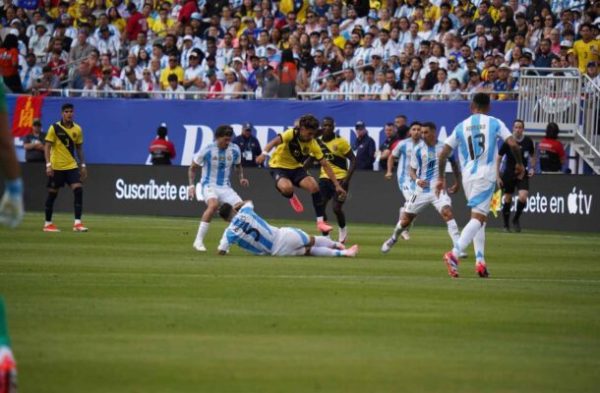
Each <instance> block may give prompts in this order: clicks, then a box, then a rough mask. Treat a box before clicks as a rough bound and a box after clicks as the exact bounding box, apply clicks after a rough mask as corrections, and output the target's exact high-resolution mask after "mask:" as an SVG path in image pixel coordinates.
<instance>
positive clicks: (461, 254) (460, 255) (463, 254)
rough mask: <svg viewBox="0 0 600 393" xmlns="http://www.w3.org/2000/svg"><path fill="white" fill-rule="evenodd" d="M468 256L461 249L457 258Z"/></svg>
mask: <svg viewBox="0 0 600 393" xmlns="http://www.w3.org/2000/svg"><path fill="white" fill-rule="evenodd" d="M468 256H469V254H467V253H466V252H464V251H463V252H461V253H460V254H458V257H459V258H466V257H468Z"/></svg>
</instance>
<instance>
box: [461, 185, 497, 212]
mask: <svg viewBox="0 0 600 393" xmlns="http://www.w3.org/2000/svg"><path fill="white" fill-rule="evenodd" d="M463 188H464V189H465V196H466V197H467V206H469V207H470V208H471V210H472V211H473V212H476V213H480V214H483V215H486V216H487V215H488V213H489V212H490V203H491V202H492V196H493V195H494V191H495V189H496V183H495V182H491V181H489V180H487V179H474V180H470V181H463Z"/></svg>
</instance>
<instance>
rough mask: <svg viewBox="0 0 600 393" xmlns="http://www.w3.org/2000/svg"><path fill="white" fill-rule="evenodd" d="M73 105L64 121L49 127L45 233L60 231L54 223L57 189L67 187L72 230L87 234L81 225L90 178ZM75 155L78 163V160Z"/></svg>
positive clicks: (65, 109) (64, 114)
mask: <svg viewBox="0 0 600 393" xmlns="http://www.w3.org/2000/svg"><path fill="white" fill-rule="evenodd" d="M73 110H74V107H73V104H64V105H63V106H62V110H61V114H62V118H61V120H60V121H59V122H56V123H54V124H52V125H51V126H50V128H48V133H47V135H46V145H45V146H44V154H45V157H46V175H47V176H48V197H47V199H46V222H45V224H44V232H60V230H59V229H58V228H57V227H56V225H54V224H53V223H52V211H53V209H54V201H55V200H56V197H57V196H58V190H59V189H60V188H61V187H63V186H64V185H65V184H67V185H69V187H71V190H73V196H74V203H73V207H74V210H75V222H74V224H73V231H75V232H87V230H88V229H87V228H86V227H85V226H83V224H82V223H81V211H82V209H83V188H82V184H81V183H82V182H83V181H85V179H86V178H87V169H86V167H85V159H84V157H83V133H82V131H81V127H79V126H78V125H77V124H75V123H74V122H73ZM75 152H77V157H78V158H79V162H77V159H76V158H75Z"/></svg>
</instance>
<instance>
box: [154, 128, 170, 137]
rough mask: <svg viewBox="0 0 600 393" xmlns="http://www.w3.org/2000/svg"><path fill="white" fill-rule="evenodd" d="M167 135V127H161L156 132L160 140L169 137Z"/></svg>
mask: <svg viewBox="0 0 600 393" xmlns="http://www.w3.org/2000/svg"><path fill="white" fill-rule="evenodd" d="M167 134H168V131H167V127H165V126H160V127H158V129H157V130H156V135H157V136H158V137H159V138H163V139H164V138H165V137H166V136H167Z"/></svg>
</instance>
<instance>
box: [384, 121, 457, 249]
mask: <svg viewBox="0 0 600 393" xmlns="http://www.w3.org/2000/svg"><path fill="white" fill-rule="evenodd" d="M421 135H422V138H423V141H422V142H421V143H419V144H418V145H417V146H415V147H414V150H413V153H412V155H411V159H410V168H409V174H410V177H411V179H412V180H413V181H414V182H415V185H416V188H415V191H414V192H413V194H412V196H411V197H410V199H409V200H408V201H407V202H406V205H405V208H404V214H403V215H402V218H401V220H400V223H399V225H396V228H395V229H394V233H393V235H392V237H390V238H389V239H388V240H386V241H385V243H383V245H382V246H381V251H382V252H384V253H386V252H388V251H390V249H391V248H392V246H393V245H394V244H396V242H397V241H398V235H400V233H402V232H403V231H405V230H406V229H408V227H409V226H410V224H411V223H412V221H413V220H414V219H415V217H416V216H417V214H419V212H420V211H421V210H423V208H425V207H426V206H427V205H429V204H431V205H433V207H435V209H436V210H437V211H438V213H439V214H440V216H442V218H443V219H444V221H445V222H446V225H447V226H448V234H449V235H450V239H452V243H453V244H454V243H456V241H458V237H459V232H458V225H457V224H456V221H455V220H454V215H453V214H452V201H451V200H450V197H449V196H448V194H447V193H446V191H445V190H442V192H441V193H439V195H436V194H435V189H434V187H433V186H434V183H435V181H436V180H437V178H438V177H439V175H438V174H439V172H440V167H439V166H438V158H437V156H438V154H439V152H440V151H441V150H442V149H443V147H444V144H443V143H441V142H439V141H438V140H437V136H436V127H435V124H434V123H431V122H427V123H424V124H423V125H422V126H421ZM450 163H451V164H452V172H454V176H455V180H456V181H455V184H454V185H453V186H452V187H450V188H449V189H448V193H450V194H453V193H455V192H456V191H457V190H458V187H459V183H460V171H459V169H458V166H457V165H456V163H455V162H454V160H453V159H451V160H450ZM441 172H442V173H443V172H444V170H441Z"/></svg>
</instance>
